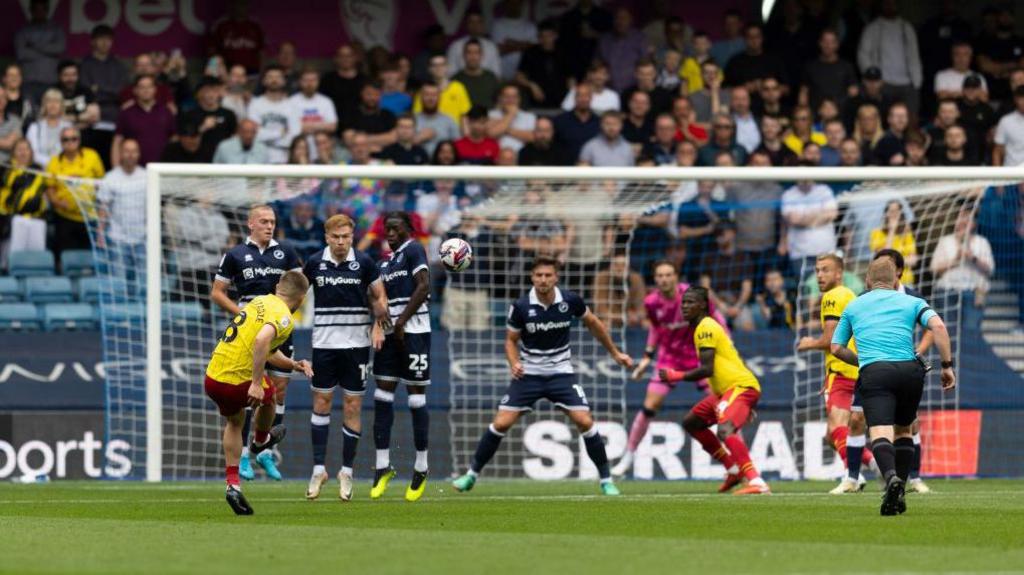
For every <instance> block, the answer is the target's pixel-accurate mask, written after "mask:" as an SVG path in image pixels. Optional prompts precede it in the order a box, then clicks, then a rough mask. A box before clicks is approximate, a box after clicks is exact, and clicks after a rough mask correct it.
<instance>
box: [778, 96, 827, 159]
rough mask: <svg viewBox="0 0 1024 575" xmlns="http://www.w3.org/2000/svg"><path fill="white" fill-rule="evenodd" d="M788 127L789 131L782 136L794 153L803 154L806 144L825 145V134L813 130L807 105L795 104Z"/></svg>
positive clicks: (812, 122)
mask: <svg viewBox="0 0 1024 575" xmlns="http://www.w3.org/2000/svg"><path fill="white" fill-rule="evenodd" d="M789 127H790V129H789V133H788V134H786V137H785V138H783V142H784V143H785V144H786V147H787V148H789V149H790V150H793V153H794V154H796V155H798V156H799V155H801V154H803V152H804V146H806V145H807V144H812V143H813V144H817V145H819V146H823V145H825V134H822V133H821V132H817V131H815V130H814V121H813V117H812V115H811V109H810V108H808V107H807V106H797V107H796V108H795V109H794V110H793V120H792V121H791V122H790V123H789Z"/></svg>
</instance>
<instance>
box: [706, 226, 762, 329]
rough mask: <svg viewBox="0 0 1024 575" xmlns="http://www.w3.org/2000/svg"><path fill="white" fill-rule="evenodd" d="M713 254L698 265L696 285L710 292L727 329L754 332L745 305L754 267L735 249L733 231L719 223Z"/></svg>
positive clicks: (748, 310) (749, 299) (752, 291)
mask: <svg viewBox="0 0 1024 575" xmlns="http://www.w3.org/2000/svg"><path fill="white" fill-rule="evenodd" d="M715 246H716V248H717V249H716V250H715V251H714V252H708V253H705V254H704V256H703V257H702V258H701V261H700V269H701V275H700V284H701V285H702V286H704V287H705V288H707V289H709V290H711V293H710V296H711V297H712V298H714V301H715V308H716V309H717V310H718V311H719V312H721V313H722V315H723V316H725V318H726V320H727V321H728V322H729V326H730V327H731V328H733V329H736V330H740V331H753V330H754V317H753V314H752V310H751V309H750V307H749V305H748V304H749V303H750V301H751V299H752V298H753V295H754V282H753V279H752V278H753V277H754V266H753V264H752V263H751V261H750V258H748V257H747V254H746V253H744V252H742V251H739V250H737V249H736V228H735V227H734V226H733V225H732V224H731V223H729V222H723V223H721V224H719V225H718V226H716V228H715Z"/></svg>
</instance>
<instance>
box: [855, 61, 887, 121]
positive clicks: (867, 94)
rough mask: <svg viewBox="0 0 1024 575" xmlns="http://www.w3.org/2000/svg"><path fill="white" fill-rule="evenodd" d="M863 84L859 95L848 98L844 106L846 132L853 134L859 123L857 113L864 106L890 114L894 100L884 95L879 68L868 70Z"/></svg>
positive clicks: (863, 76)
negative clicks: (890, 106)
mask: <svg viewBox="0 0 1024 575" xmlns="http://www.w3.org/2000/svg"><path fill="white" fill-rule="evenodd" d="M861 78H862V80H863V81H862V83H861V86H860V88H859V89H858V90H857V95H856V96H853V97H851V98H847V99H846V102H844V104H843V123H844V124H845V125H846V131H847V132H852V131H853V128H854V124H855V123H856V121H857V112H858V111H859V110H860V108H861V106H863V105H864V104H871V105H873V106H874V107H875V108H876V109H877V110H878V112H879V113H883V114H885V113H888V111H889V105H890V104H891V103H892V99H891V98H889V97H887V96H885V95H884V94H883V93H882V86H883V84H882V71H881V70H879V69H878V68H874V67H872V68H868V69H867V70H865V71H864V74H863V75H862V76H861Z"/></svg>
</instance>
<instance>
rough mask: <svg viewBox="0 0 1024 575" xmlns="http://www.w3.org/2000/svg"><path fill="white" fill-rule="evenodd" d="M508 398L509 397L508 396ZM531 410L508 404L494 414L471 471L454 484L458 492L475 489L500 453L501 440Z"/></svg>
mask: <svg viewBox="0 0 1024 575" xmlns="http://www.w3.org/2000/svg"><path fill="white" fill-rule="evenodd" d="M506 397H508V396H507V395H506ZM529 410H530V408H529V407H526V408H521V407H516V406H510V405H506V403H503V404H502V406H501V407H498V412H497V413H496V414H494V421H492V422H491V424H490V425H488V426H487V429H486V430H485V431H484V433H483V435H482V436H480V441H479V442H477V445H476V451H474V452H473V459H471V460H470V464H469V469H468V470H467V471H466V473H465V474H464V475H462V476H461V477H459V478H458V479H456V480H455V481H453V482H452V487H454V488H455V490H456V491H458V492H462V493H464V492H466V491H469V490H471V489H473V486H474V485H476V480H477V477H479V475H480V473H481V472H482V471H483V470H484V466H486V465H487V464H488V463H489V462H490V461H491V459H492V458H494V454H495V453H497V452H498V448H499V447H500V446H501V440H502V439H504V438H505V434H506V433H508V430H509V429H512V426H513V425H515V423H516V421H517V420H518V419H519V416H520V415H521V414H522V413H524V412H526V411H529Z"/></svg>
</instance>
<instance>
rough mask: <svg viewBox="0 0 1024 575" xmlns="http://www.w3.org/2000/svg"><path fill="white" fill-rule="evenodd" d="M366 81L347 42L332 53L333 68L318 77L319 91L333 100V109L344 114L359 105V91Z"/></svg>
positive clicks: (339, 113)
mask: <svg viewBox="0 0 1024 575" xmlns="http://www.w3.org/2000/svg"><path fill="white" fill-rule="evenodd" d="M365 83H366V77H365V76H363V74H362V73H360V71H359V60H358V58H357V57H356V51H355V50H354V49H353V48H352V46H350V45H348V44H342V45H341V46H339V47H338V50H337V51H336V52H335V54H334V70H333V71H331V72H327V73H326V74H324V75H323V78H321V79H320V93H321V94H323V95H325V96H327V97H328V98H330V99H331V101H332V102H334V110H335V112H336V113H337V114H338V115H344V114H345V111H346V110H351V109H353V108H355V107H356V106H358V105H359V91H360V90H361V89H362V87H363V84H365Z"/></svg>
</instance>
